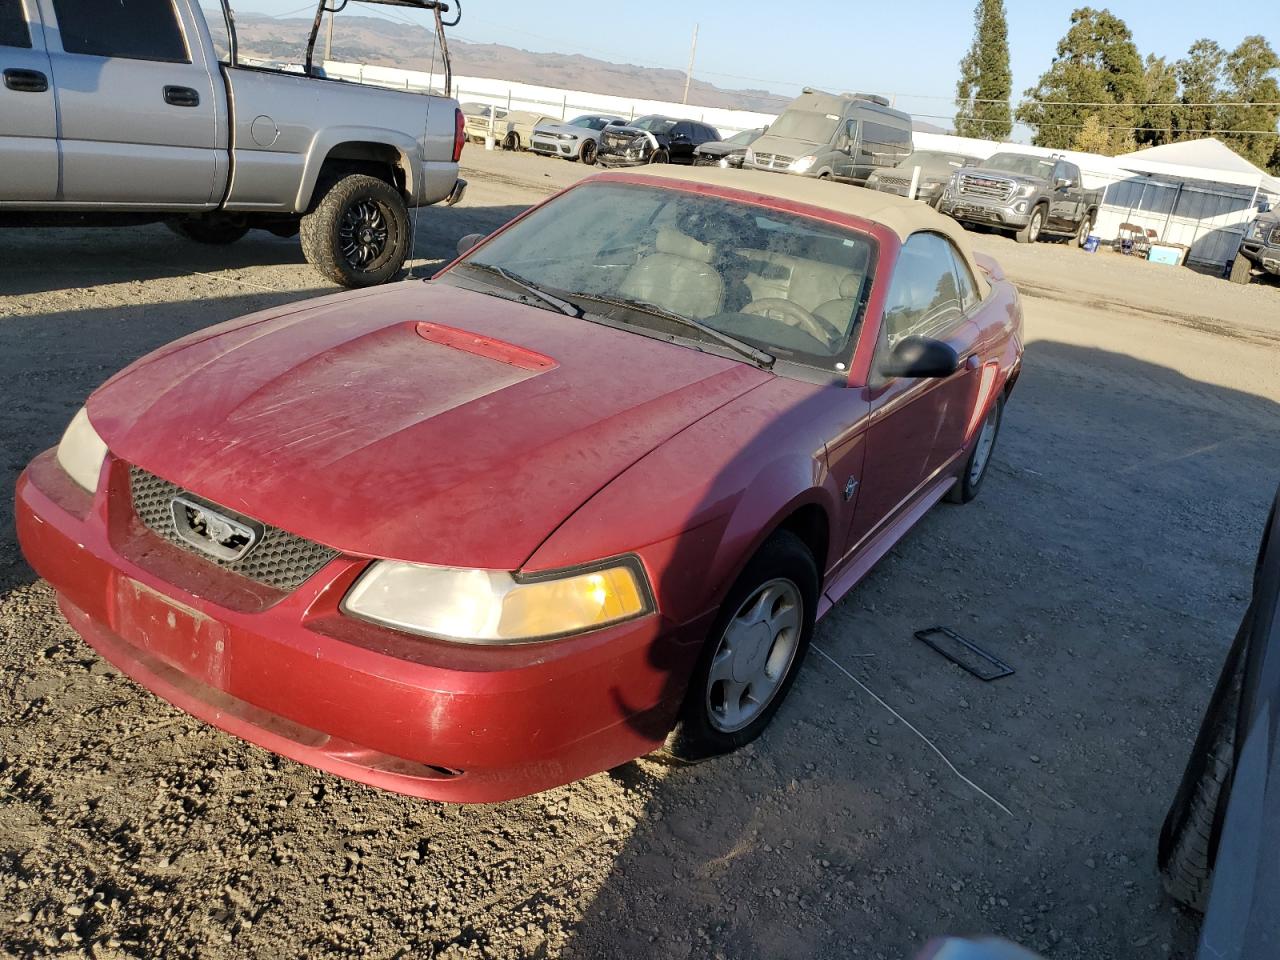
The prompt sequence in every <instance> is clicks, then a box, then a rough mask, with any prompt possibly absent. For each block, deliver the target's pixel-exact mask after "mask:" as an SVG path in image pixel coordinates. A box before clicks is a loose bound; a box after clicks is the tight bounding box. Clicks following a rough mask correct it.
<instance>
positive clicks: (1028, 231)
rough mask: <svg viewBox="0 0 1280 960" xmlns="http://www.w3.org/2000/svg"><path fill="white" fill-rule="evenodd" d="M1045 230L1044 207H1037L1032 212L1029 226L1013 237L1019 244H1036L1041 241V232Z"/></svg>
mask: <svg viewBox="0 0 1280 960" xmlns="http://www.w3.org/2000/svg"><path fill="white" fill-rule="evenodd" d="M1042 229H1044V207H1043V206H1040V207H1036V208H1035V209H1034V210H1032V211H1031V219H1030V220H1028V221H1027V225H1026V226H1025V227H1023V228H1022V229H1021V230H1019V231H1018V232H1017V233H1015V234H1014V235H1013V239H1015V240H1017V241H1018V242H1019V243H1035V242H1036V241H1037V240H1039V239H1040V231H1041V230H1042Z"/></svg>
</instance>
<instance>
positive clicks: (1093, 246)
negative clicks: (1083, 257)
mask: <svg viewBox="0 0 1280 960" xmlns="http://www.w3.org/2000/svg"><path fill="white" fill-rule="evenodd" d="M1101 242H1102V238H1101V237H1096V236H1094V235H1093V234H1092V233H1091V234H1089V235H1088V236H1087V237H1085V238H1084V246H1083V247H1081V248H1080V249H1082V250H1083V251H1084V252H1085V253H1097V252H1098V244H1100V243H1101Z"/></svg>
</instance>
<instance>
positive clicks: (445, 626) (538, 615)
mask: <svg viewBox="0 0 1280 960" xmlns="http://www.w3.org/2000/svg"><path fill="white" fill-rule="evenodd" d="M650 609H652V604H651V602H650V600H649V591H648V587H647V584H646V582H645V579H644V574H643V572H642V571H641V569H640V565H639V563H638V562H637V561H635V560H634V559H631V560H620V561H618V562H617V563H616V564H614V563H610V564H608V565H604V566H600V567H597V568H595V569H588V570H577V571H564V572H561V573H555V574H550V575H543V574H539V575H538V576H536V577H520V578H518V579H517V577H516V576H515V575H512V574H510V573H507V572H506V571H501V570H468V569H460V568H457V567H430V566H425V565H423V564H415V563H403V562H400V561H392V560H383V561H380V562H378V563H375V564H374V565H373V566H371V567H370V568H369V569H368V570H367V571H366V572H365V573H364V574H363V575H362V576H361V577H360V579H359V580H358V581H356V584H355V586H353V587H352V588H351V591H350V592H349V593H348V594H347V596H346V598H345V599H344V600H343V601H342V610H343V612H344V613H347V614H350V615H351V616H354V617H359V618H360V619H363V620H370V621H373V622H375V623H380V624H383V625H385V626H389V627H394V628H396V629H398V630H406V631H408V632H410V633H419V634H423V635H425V636H431V637H438V638H440V639H443V640H454V641H458V642H460V643H484V644H501V643H523V642H528V641H531V640H546V639H550V638H552V637H563V636H567V635H569V634H575V633H584V632H586V631H589V630H595V629H598V628H599V627H603V626H607V625H609V624H612V623H619V622H621V621H623V620H629V619H632V618H633V617H638V616H641V615H642V614H645V613H648V612H649V610H650Z"/></svg>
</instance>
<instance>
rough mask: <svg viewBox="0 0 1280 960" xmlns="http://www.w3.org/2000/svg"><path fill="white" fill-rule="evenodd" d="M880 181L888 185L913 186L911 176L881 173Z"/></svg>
mask: <svg viewBox="0 0 1280 960" xmlns="http://www.w3.org/2000/svg"><path fill="white" fill-rule="evenodd" d="M880 182H881V183H883V184H884V185H885V186H888V187H909V186H911V178H910V177H886V176H885V175H884V174H880Z"/></svg>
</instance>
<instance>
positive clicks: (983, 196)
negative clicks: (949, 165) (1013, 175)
mask: <svg viewBox="0 0 1280 960" xmlns="http://www.w3.org/2000/svg"><path fill="white" fill-rule="evenodd" d="M1017 188H1018V187H1017V184H1015V183H1014V182H1013V181H1012V180H1006V179H1005V178H1004V177H987V176H983V175H982V174H977V173H966V174H964V175H962V176H961V177H960V194H961V196H965V197H974V198H976V199H979V200H1011V199H1013V192H1014V191H1015V190H1016V189H1017Z"/></svg>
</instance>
